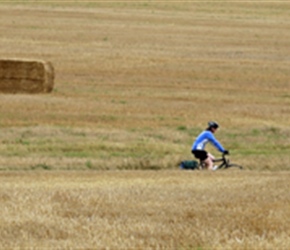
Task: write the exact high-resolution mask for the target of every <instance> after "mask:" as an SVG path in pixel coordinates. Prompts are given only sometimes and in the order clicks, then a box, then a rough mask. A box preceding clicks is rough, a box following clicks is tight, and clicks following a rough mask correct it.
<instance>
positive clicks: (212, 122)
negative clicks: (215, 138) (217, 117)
mask: <svg viewBox="0 0 290 250" xmlns="http://www.w3.org/2000/svg"><path fill="white" fill-rule="evenodd" d="M208 127H209V128H218V127H219V125H218V123H217V122H214V121H210V122H208Z"/></svg>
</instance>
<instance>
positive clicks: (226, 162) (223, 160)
mask: <svg viewBox="0 0 290 250" xmlns="http://www.w3.org/2000/svg"><path fill="white" fill-rule="evenodd" d="M213 162H220V165H218V167H217V170H219V169H226V168H231V167H236V168H239V169H243V167H242V166H241V165H238V164H234V163H230V159H227V158H226V155H225V154H222V157H221V158H217V159H214V160H213ZM203 166H204V162H200V168H199V169H203Z"/></svg>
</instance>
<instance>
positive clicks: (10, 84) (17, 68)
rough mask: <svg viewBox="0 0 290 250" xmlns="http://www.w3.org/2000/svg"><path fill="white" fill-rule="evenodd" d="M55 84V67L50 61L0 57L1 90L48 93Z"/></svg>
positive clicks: (4, 91)
mask: <svg viewBox="0 0 290 250" xmlns="http://www.w3.org/2000/svg"><path fill="white" fill-rule="evenodd" d="M53 85H54V68H53V65H52V64H51V63H50V62H45V61H35V60H18V59H0V92H2V93H48V92H51V91H52V89H53Z"/></svg>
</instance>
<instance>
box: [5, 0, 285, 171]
mask: <svg viewBox="0 0 290 250" xmlns="http://www.w3.org/2000/svg"><path fill="white" fill-rule="evenodd" d="M288 6H289V4H288V3H282V2H279V3H274V2H273V3H270V2H269V3H268V2H267V3H265V2H261V3H258V2H253V3H250V2H247V3H238V2H237V3H234V2H222V1H221V2H207V3H203V2H192V3H189V2H182V3H180V2H178V3H177V2H172V1H163V2H156V3H155V2H152V3H151V2H150V3H149V2H143V1H138V2H136V1H134V2H107V3H105V2H90V3H88V2H83V3H82V2H59V3H57V2H54V3H53V2H52V3H47V2H42V1H38V2H37V3H36V2H30V1H25V2H24V1H23V2H19V1H15V2H12V1H11V2H10V4H9V3H7V2H6V3H1V5H0V21H1V30H2V31H1V38H0V44H1V46H0V53H1V56H2V57H4V58H35V59H39V60H47V61H51V62H52V63H53V65H54V66H55V74H56V79H55V90H54V92H53V93H52V94H51V95H49V96H48V95H43V96H41V97H39V96H29V95H5V96H4V95H2V96H1V99H0V113H1V120H0V126H1V127H2V128H5V130H9V131H11V133H12V134H16V135H19V138H16V141H17V142H20V143H15V142H14V141H13V143H12V144H13V145H11V139H9V138H6V136H5V135H3V136H4V137H5V138H4V139H3V140H4V142H3V143H2V145H1V147H2V150H1V156H0V158H1V159H0V160H1V162H3V165H2V166H1V168H4V169H6V168H10V167H13V166H14V167H13V168H14V169H15V168H22V167H24V168H29V167H30V160H29V159H31V158H32V159H35V161H40V160H39V159H49V160H48V162H49V163H51V162H56V164H54V163H53V164H52V165H53V166H52V168H56V169H60V168H70V167H71V165H70V164H69V162H72V161H74V160H75V164H73V165H74V166H73V168H78V163H79V162H87V161H91V162H94V166H95V168H101V166H104V164H106V162H108V161H111V162H112V163H111V164H109V165H110V166H111V165H114V166H116V165H118V166H119V167H120V166H121V167H122V166H124V165H123V164H118V163H119V162H123V161H124V162H128V161H129V162H133V165H134V164H135V163H137V165H138V164H139V162H140V161H143V160H144V159H140V157H141V156H142V157H143V158H145V160H147V159H148V158H149V159H152V160H153V161H154V162H152V163H149V165H156V164H157V165H159V166H160V168H167V167H174V166H173V165H172V162H173V163H174V164H175V163H176V162H177V160H179V158H189V157H191V155H190V153H189V148H190V144H191V143H192V141H193V139H194V137H195V136H196V134H197V133H199V132H200V131H201V130H202V129H203V128H204V127H205V124H206V122H207V121H208V120H209V119H215V120H218V121H219V122H220V124H221V126H222V129H221V131H220V132H219V134H218V135H217V136H218V138H219V139H220V141H221V142H223V143H224V146H225V147H226V148H228V149H230V150H231V152H232V153H233V156H234V157H235V159H236V160H237V161H239V162H240V163H243V164H245V165H246V166H247V167H248V168H254V169H265V168H268V169H269V168H270V169H277V170H278V169H289V164H288V162H289V157H288V156H287V157H286V155H289V146H288V145H289V139H287V138H289V136H288V135H289V133H290V132H289V116H288V113H289V100H290V99H289V95H288V94H287V93H288V90H289V56H288V55H289V46H288V41H289V38H290V37H289V36H290V34H289V25H290V24H289V23H290V20H289V15H288V12H287V11H286V10H287V7H288ZM41 128H43V131H44V132H43V134H41V132H39V130H40V129H41ZM63 128H65V129H66V128H68V129H69V130H72V131H80V130H83V131H82V132H80V133H81V134H83V135H85V136H79V133H78V132H76V133H75V132H72V133H71V134H70V137H69V136H68V135H67V134H66V133H63V132H59V131H63ZM25 129H26V130H28V131H30V132H29V133H32V134H35V133H36V134H37V135H38V137H36V138H34V141H29V140H30V139H29V136H26V137H27V138H26V142H27V143H30V144H31V143H34V142H36V143H38V144H41V143H43V137H46V136H47V135H46V132H47V130H48V129H49V130H50V132H49V133H50V134H51V136H52V137H54V133H56V137H58V136H59V141H58V146H57V147H56V148H55V149H53V148H54V147H55V146H56V145H55V141H54V139H51V140H49V139H48V140H47V141H46V142H45V143H43V144H42V147H37V148H33V149H29V150H27V147H26V146H27V145H25V143H24V145H23V142H22V141H21V140H22V139H23V138H22V137H23V135H22V134H21V132H20V131H23V130H25ZM87 131H90V132H87ZM100 131H102V132H104V134H103V135H102V134H101V132H100ZM110 131H117V134H118V135H117V137H119V135H123V140H121V141H120V140H119V139H118V138H117V139H116V140H117V143H116V144H114V140H115V139H114V136H116V133H115V132H113V133H112V134H110ZM11 133H10V134H11ZM60 133H62V134H64V137H61V135H60ZM65 134H66V135H65ZM92 134H93V135H92ZM124 135H126V136H124ZM3 136H2V137H3ZM24 137H25V136H24ZM84 137H85V138H86V139H88V137H90V138H91V139H89V142H90V149H88V148H85V149H84V150H82V153H80V154H79V155H77V154H76V152H77V151H79V150H80V148H81V147H84V145H88V144H87V141H86V140H83V139H84ZM107 137H109V138H111V140H109V142H107V140H106V139H104V138H107ZM6 142H7V143H6ZM72 142H73V143H76V144H78V145H77V146H76V147H73V146H72V145H71V143H72ZM100 145H101V146H100ZM249 145H250V146H249ZM100 147H103V149H104V150H100ZM158 149H160V150H159V151H158V152H156V150H158ZM11 150H12V151H11ZM23 151H24V152H25V153H24V152H23ZM52 151H53V153H51V152H52ZM84 151H86V152H84ZM104 151H107V152H109V153H107V154H105V155H102V157H103V158H102V159H103V160H102V159H100V157H99V156H100V154H102V152H104ZM133 151H134V152H136V154H135V153H133ZM11 152H15V153H14V154H13V153H11ZM16 152H19V153H18V154H17V153H16ZM92 152H95V153H92ZM154 152H155V153H154ZM69 154H70V155H73V156H74V158H72V157H69ZM7 155H9V156H15V157H16V158H14V157H9V158H7ZM60 155H62V156H63V157H62V160H61V164H57V162H59V161H60V159H59V156H60ZM170 155H172V158H170ZM281 156H283V157H281ZM17 157H18V158H17ZM19 157H20V158H21V157H22V158H21V159H20V161H21V162H23V164H22V165H21V164H18V163H19ZM142 157H141V158H142ZM281 158H282V159H281ZM256 159H258V161H257V160H256ZM25 160H27V162H25ZM156 160H157V161H156ZM264 162H266V164H264ZM269 162H270V163H269ZM272 163H275V164H274V165H273V164H272ZM59 165H61V166H59ZM82 165H83V164H82ZM135 165H136V164H135ZM265 165H267V166H265ZM137 167H138V166H137Z"/></svg>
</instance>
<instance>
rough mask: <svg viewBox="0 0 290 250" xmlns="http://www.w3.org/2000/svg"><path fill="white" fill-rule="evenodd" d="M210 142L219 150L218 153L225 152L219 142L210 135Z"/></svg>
mask: <svg viewBox="0 0 290 250" xmlns="http://www.w3.org/2000/svg"><path fill="white" fill-rule="evenodd" d="M209 140H210V142H211V143H212V144H213V145H214V146H215V147H216V148H217V150H219V151H220V152H222V153H223V152H225V149H224V148H223V146H222V145H221V144H220V143H219V141H218V140H217V139H216V138H215V137H214V135H213V134H211V137H210V138H209Z"/></svg>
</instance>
